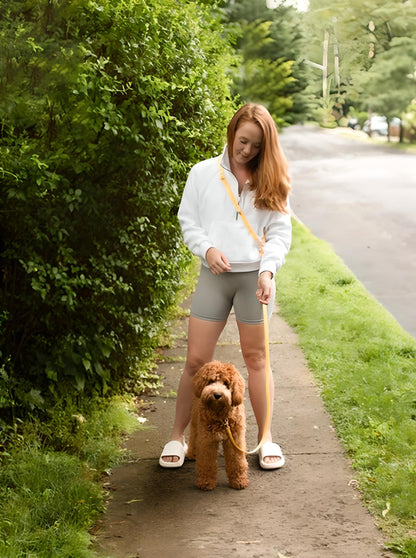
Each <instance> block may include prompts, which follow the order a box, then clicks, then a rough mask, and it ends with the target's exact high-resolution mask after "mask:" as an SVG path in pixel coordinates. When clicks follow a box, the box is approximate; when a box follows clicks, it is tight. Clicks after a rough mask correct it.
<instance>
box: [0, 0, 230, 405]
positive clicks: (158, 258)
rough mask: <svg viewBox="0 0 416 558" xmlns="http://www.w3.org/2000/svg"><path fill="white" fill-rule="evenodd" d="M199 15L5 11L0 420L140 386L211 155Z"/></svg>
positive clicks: (208, 73)
mask: <svg viewBox="0 0 416 558" xmlns="http://www.w3.org/2000/svg"><path fill="white" fill-rule="evenodd" d="M217 26H218V23H217V21H216V19H215V18H213V17H212V16H211V12H210V11H209V9H208V8H207V7H203V6H197V5H196V4H195V3H193V2H185V1H182V2H170V1H169V0H146V1H145V0H111V1H107V0H97V1H94V2H93V1H91V0H54V2H51V1H49V0H37V1H36V2H34V1H32V0H3V1H2V3H1V7H0V115H1V116H0V118H1V129H0V177H1V184H0V188H1V191H0V192H1V193H0V199H1V202H0V215H1V219H0V267H1V279H0V280H1V299H2V306H3V309H2V312H1V314H0V357H1V358H2V365H1V363H0V366H1V368H0V372H1V373H0V392H1V393H2V396H1V398H0V407H2V408H3V411H5V410H7V409H10V408H13V409H16V408H18V407H25V408H34V407H42V406H45V399H46V398H47V397H49V396H50V395H52V396H55V397H56V396H59V397H60V396H61V395H62V393H68V392H70V391H77V390H78V391H80V392H81V391H83V392H84V393H85V394H88V393H93V392H101V393H102V392H108V391H117V390H118V389H119V388H120V387H121V386H122V385H123V384H125V382H126V381H127V380H130V381H136V380H137V378H138V379H140V377H139V376H138V369H139V368H138V367H139V363H140V362H141V361H142V360H144V359H146V358H147V357H148V356H149V353H150V352H151V349H152V347H153V346H154V343H155V339H156V338H157V335H158V330H159V327H160V324H161V323H162V322H163V318H164V316H165V313H166V311H167V308H168V307H169V305H170V304H171V303H172V301H173V299H174V295H175V293H176V291H177V289H178V287H179V286H180V271H181V268H182V267H183V266H184V265H185V264H186V258H187V257H186V256H185V255H184V254H185V252H184V250H183V248H182V244H181V235H180V231H179V227H178V223H177V219H176V207H177V205H178V201H179V197H180V194H181V186H182V184H183V183H184V181H185V177H186V174H187V171H188V169H189V166H190V165H191V164H192V163H194V162H195V161H196V160H198V159H200V158H201V157H202V156H209V155H211V154H212V153H213V152H216V151H217V150H218V147H219V146H220V145H221V144H222V141H223V133H224V129H225V124H226V122H227V121H228V118H229V116H230V111H231V107H230V102H229V101H228V97H227V95H228V83H227V80H226V78H224V75H225V67H226V66H227V63H228V56H229V51H228V46H227V44H226V42H225V40H224V39H221V38H220V36H219V29H218V28H217Z"/></svg>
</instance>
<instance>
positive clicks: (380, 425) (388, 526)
mask: <svg viewBox="0 0 416 558" xmlns="http://www.w3.org/2000/svg"><path fill="white" fill-rule="evenodd" d="M277 287H278V288H277V291H278V295H277V298H278V303H279V306H280V313H281V315H282V317H283V318H284V319H285V320H286V321H287V322H288V323H289V324H290V325H291V326H292V327H293V328H294V329H295V330H296V332H297V333H298V334H299V339H300V345H301V348H302V350H303V352H304V355H305V357H306V359H307V361H308V363H309V367H310V369H311V370H312V372H313V373H314V375H315V378H316V380H317V382H318V384H319V385H320V387H321V388H322V397H323V400H324V402H325V405H326V407H327V409H328V410H329V412H330V414H331V416H332V417H333V420H334V422H335V425H336V428H337V433H338V435H339V437H340V438H341V440H342V441H343V443H344V445H345V448H346V450H347V452H348V454H349V456H350V457H351V459H352V462H353V467H354V468H355V470H356V471H357V473H358V475H357V476H358V479H359V488H360V490H361V492H362V497H363V501H364V502H365V504H366V505H367V506H368V508H369V510H370V511H371V512H372V513H373V514H374V515H375V517H376V519H377V522H378V524H379V526H380V527H381V529H382V530H383V531H384V533H385V535H386V537H387V538H388V539H389V541H390V542H389V547H390V548H391V549H393V550H395V551H396V552H397V553H398V554H399V555H400V556H404V557H408V558H410V557H411V558H415V556H416V339H414V338H413V337H412V336H410V335H409V334H408V333H406V332H405V331H404V330H403V329H402V328H401V327H400V325H399V324H398V323H397V321H396V320H395V319H394V318H393V317H392V316H391V314H389V313H388V312H387V311H386V310H385V309H384V308H383V307H382V306H381V305H380V304H379V303H378V302H377V301H376V300H375V299H374V298H373V297H372V296H371V295H369V293H368V292H367V291H366V290H365V289H364V287H363V286H362V285H361V284H360V283H359V282H358V280H357V279H356V278H355V276H354V275H353V274H352V273H351V271H350V270H349V269H348V268H347V267H346V266H345V265H344V263H343V262H342V261H341V260H340V259H339V258H338V257H337V256H336V255H335V254H334V252H333V251H332V249H331V248H330V247H329V245H328V244H326V243H325V242H323V241H321V240H318V239H317V238H315V237H314V236H313V235H312V234H311V232H310V231H309V230H308V229H307V228H306V227H304V226H303V225H301V224H299V223H298V222H294V238H293V245H292V249H291V251H290V253H289V256H288V258H287V263H286V264H285V266H284V267H283V268H282V270H281V271H280V272H279V275H278V277H277Z"/></svg>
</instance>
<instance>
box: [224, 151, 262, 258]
mask: <svg viewBox="0 0 416 558" xmlns="http://www.w3.org/2000/svg"><path fill="white" fill-rule="evenodd" d="M221 158H222V156H220V157H218V168H219V173H220V180H221V182H222V183H223V184H224V187H225V190H226V192H227V194H228V195H229V197H230V199H231V201H232V202H233V205H234V207H235V210H236V211H237V213H238V215H240V217H241V219H242V221H243V223H244V224H245V226H246V227H247V229H248V232H249V233H250V234H251V236H252V237H253V238H254V240H255V241H256V242H257V244H258V245H259V252H260V256H262V255H263V252H264V244H265V242H266V238H265V235H263V238H261V239H260V238H259V237H258V235H257V234H256V232H255V230H254V229H253V227H252V226H251V225H250V223H249V221H248V219H247V217H246V216H245V213H244V212H243V210H242V209H241V207H240V205H239V203H238V201H237V200H236V199H235V196H234V194H233V191H232V190H231V186H230V185H229V184H228V180H227V179H226V178H225V174H224V169H223V168H222V166H221Z"/></svg>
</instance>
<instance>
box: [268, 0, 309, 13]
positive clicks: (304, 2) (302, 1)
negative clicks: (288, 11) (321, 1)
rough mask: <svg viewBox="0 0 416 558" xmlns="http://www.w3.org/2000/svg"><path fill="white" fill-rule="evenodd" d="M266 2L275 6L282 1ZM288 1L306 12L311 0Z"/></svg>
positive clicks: (272, 6)
mask: <svg viewBox="0 0 416 558" xmlns="http://www.w3.org/2000/svg"><path fill="white" fill-rule="evenodd" d="M266 3H267V6H268V7H269V8H275V7H276V6H277V5H279V4H280V3H281V2H280V0H266ZM286 3H287V4H292V5H293V6H296V7H297V9H298V10H300V11H301V12H305V11H306V10H307V9H308V5H309V0H286Z"/></svg>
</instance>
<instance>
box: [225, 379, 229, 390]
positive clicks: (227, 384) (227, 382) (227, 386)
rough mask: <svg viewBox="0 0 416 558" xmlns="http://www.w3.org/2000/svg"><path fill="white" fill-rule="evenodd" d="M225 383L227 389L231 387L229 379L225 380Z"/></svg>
mask: <svg viewBox="0 0 416 558" xmlns="http://www.w3.org/2000/svg"><path fill="white" fill-rule="evenodd" d="M224 385H225V387H226V388H227V389H229V388H230V382H229V381H228V380H225V382H224Z"/></svg>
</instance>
